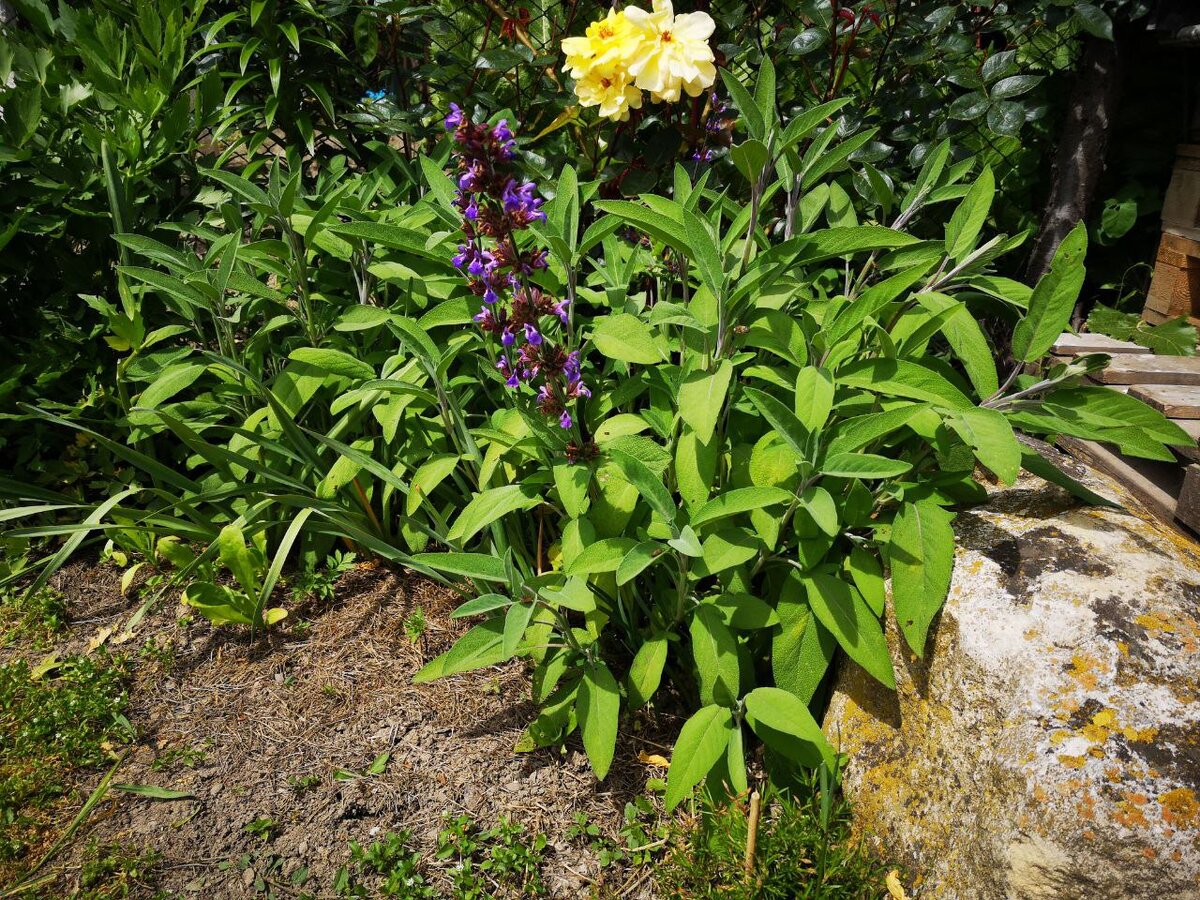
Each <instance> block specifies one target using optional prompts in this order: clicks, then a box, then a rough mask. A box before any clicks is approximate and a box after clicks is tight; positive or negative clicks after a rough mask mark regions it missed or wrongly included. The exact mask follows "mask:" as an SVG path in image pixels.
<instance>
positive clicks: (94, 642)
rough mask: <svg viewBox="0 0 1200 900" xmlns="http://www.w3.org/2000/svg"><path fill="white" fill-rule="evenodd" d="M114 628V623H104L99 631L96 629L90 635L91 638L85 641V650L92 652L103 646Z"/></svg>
mask: <svg viewBox="0 0 1200 900" xmlns="http://www.w3.org/2000/svg"><path fill="white" fill-rule="evenodd" d="M116 630H117V629H116V626H115V625H105V626H104V627H103V628H101V629H100V630H99V631H97V632H96V633H95V634H94V635H92V637H91V640H89V641H88V642H87V651H86V652H87V653H93V652H95V651H96V650H98V649H99V648H100V647H103V646H104V644H105V643H106V642H107V641H108V639H109V637H110V636H111V635H112V633H113V632H114V631H116Z"/></svg>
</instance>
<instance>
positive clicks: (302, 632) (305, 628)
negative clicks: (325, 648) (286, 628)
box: [291, 619, 313, 638]
mask: <svg viewBox="0 0 1200 900" xmlns="http://www.w3.org/2000/svg"><path fill="white" fill-rule="evenodd" d="M312 625H313V623H312V622H310V621H309V620H308V619H296V620H295V621H294V622H292V625H291V632H292V634H293V635H295V636H296V637H298V638H303V637H308V633H309V632H310V631H312Z"/></svg>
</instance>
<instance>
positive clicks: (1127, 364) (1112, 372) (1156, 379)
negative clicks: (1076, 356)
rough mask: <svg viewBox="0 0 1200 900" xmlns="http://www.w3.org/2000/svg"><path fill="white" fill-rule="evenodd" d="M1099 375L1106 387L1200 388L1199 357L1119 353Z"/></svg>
mask: <svg viewBox="0 0 1200 900" xmlns="http://www.w3.org/2000/svg"><path fill="white" fill-rule="evenodd" d="M1096 374H1097V376H1098V378H1099V380H1100V381H1101V382H1102V383H1104V384H1200V357H1198V356H1155V355H1154V354H1153V353H1119V354H1117V355H1116V356H1114V357H1113V358H1112V362H1111V363H1109V366H1108V368H1107V369H1104V370H1103V371H1102V372H1098V373H1096Z"/></svg>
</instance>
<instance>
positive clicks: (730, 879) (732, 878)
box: [656, 784, 887, 900]
mask: <svg viewBox="0 0 1200 900" xmlns="http://www.w3.org/2000/svg"><path fill="white" fill-rule="evenodd" d="M810 787H811V791H807V790H806V791H805V793H804V794H801V795H800V796H796V795H792V794H788V793H769V794H768V795H767V796H766V797H764V798H763V802H762V810H763V813H762V819H761V821H760V824H759V832H758V847H757V853H756V854H755V867H754V871H753V873H752V874H749V875H747V874H745V873H744V870H743V868H742V861H743V859H744V855H745V852H746V832H747V810H746V804H744V803H729V804H727V805H718V806H713V805H712V804H710V803H707V802H703V803H700V804H698V805H699V806H700V812H699V815H698V816H697V818H696V820H695V821H694V822H693V823H691V827H690V828H689V829H687V830H686V831H683V832H682V833H677V835H676V836H675V840H674V841H673V842H672V843H673V847H674V849H673V850H672V852H671V853H670V854H669V855H668V856H667V858H666V859H665V860H664V861H663V863H662V864H661V865H660V866H659V867H658V868H657V870H656V881H657V886H658V890H659V893H660V894H662V896H664V897H669V898H679V900H682V898H701V897H704V898H709V897H721V898H729V900H802V898H812V900H817V898H819V900H860V898H875V897H880V896H886V890H885V888H884V886H883V885H884V878H885V877H886V871H887V870H886V868H885V867H884V866H883V865H882V864H881V863H879V862H878V861H876V860H874V859H873V858H871V857H870V856H868V855H867V854H866V853H865V851H864V850H863V849H862V847H860V846H859V845H857V844H855V843H853V842H852V840H851V837H850V816H849V807H848V805H847V804H846V803H845V801H844V800H842V799H841V798H840V797H838V798H836V799H835V798H834V796H833V793H832V791H827V792H824V793H825V796H826V797H827V798H828V799H827V800H826V802H824V803H822V799H821V798H822V793H823V792H821V791H819V790H817V789H816V785H815V784H813V785H811V786H810Z"/></svg>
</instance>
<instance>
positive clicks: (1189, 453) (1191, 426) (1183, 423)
mask: <svg viewBox="0 0 1200 900" xmlns="http://www.w3.org/2000/svg"><path fill="white" fill-rule="evenodd" d="M1171 421H1172V422H1174V423H1175V424H1176V425H1178V426H1179V427H1180V428H1182V429H1183V430H1184V431H1186V432H1187V433H1188V437H1190V438H1191V439H1192V440H1193V441H1197V442H1200V419H1172V420H1171ZM1171 449H1172V450H1174V451H1175V453H1176V455H1177V456H1182V457H1183V458H1184V459H1190V460H1192V461H1193V462H1200V445H1198V446H1195V447H1172V448H1171ZM1198 530H1200V529H1198Z"/></svg>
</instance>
